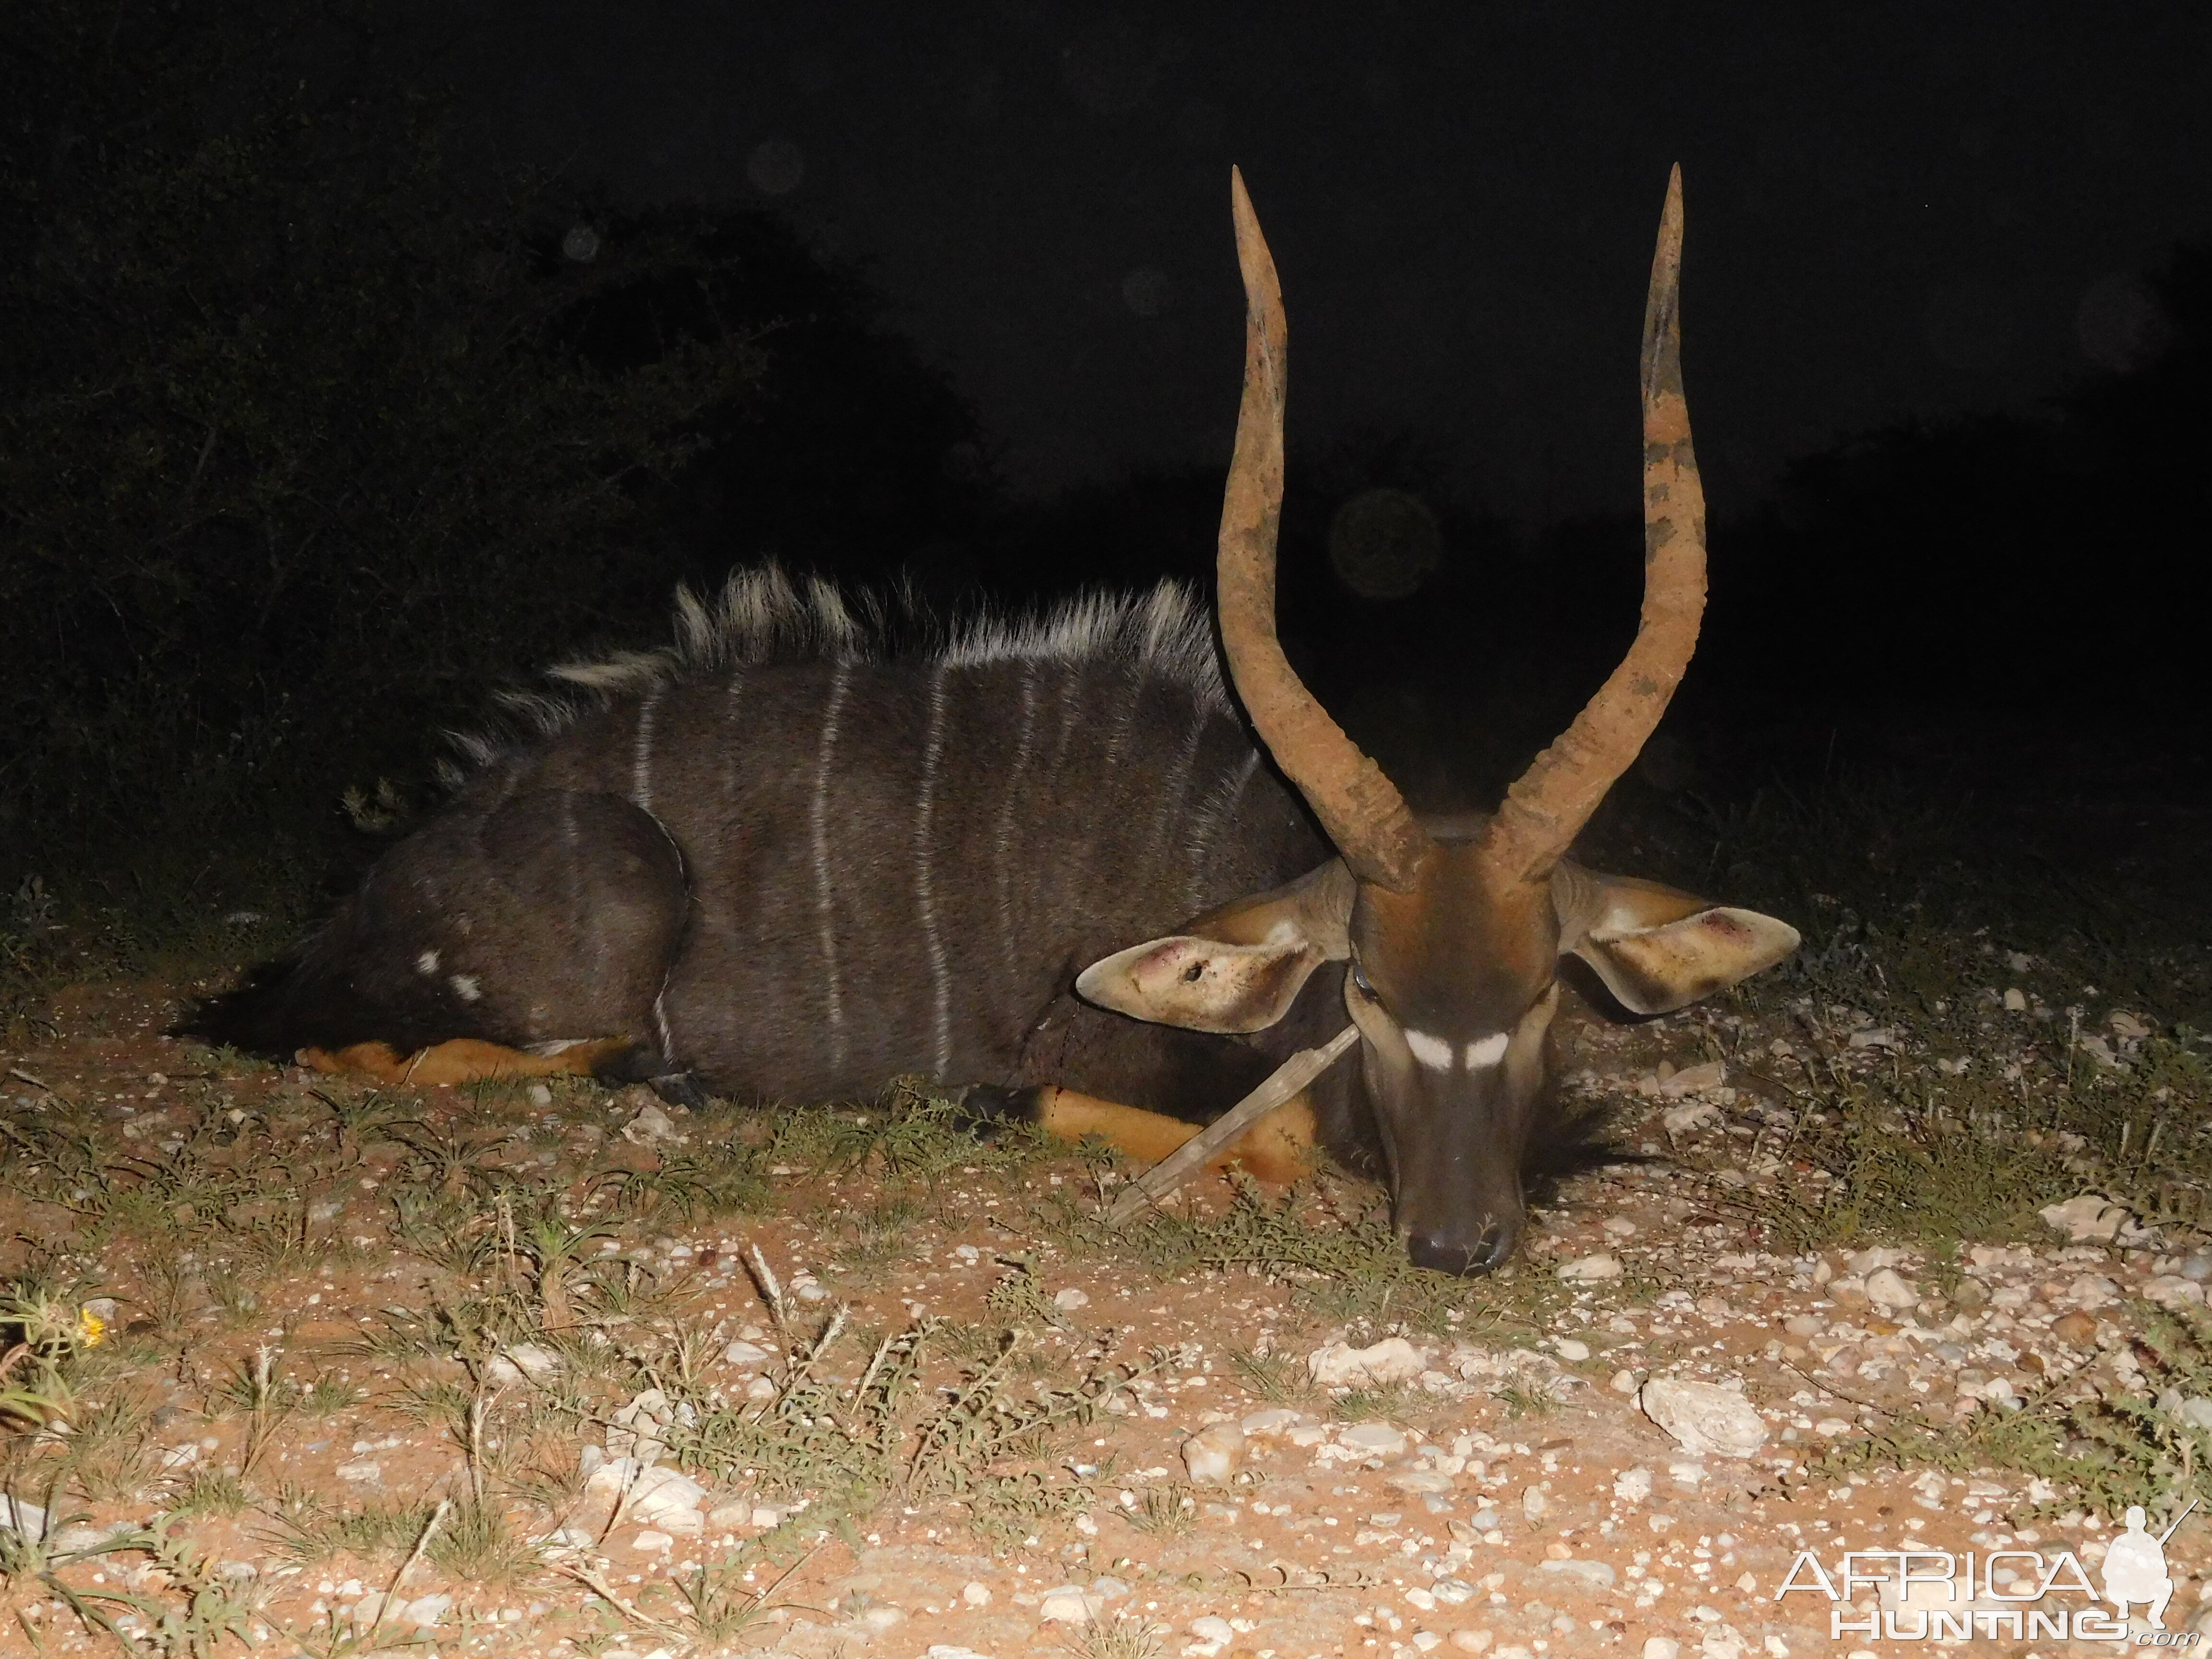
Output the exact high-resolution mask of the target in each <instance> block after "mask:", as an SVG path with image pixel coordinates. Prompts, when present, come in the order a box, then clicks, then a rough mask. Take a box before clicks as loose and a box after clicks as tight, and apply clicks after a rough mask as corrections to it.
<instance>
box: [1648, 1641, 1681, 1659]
mask: <svg viewBox="0 0 2212 1659" xmlns="http://www.w3.org/2000/svg"><path fill="white" fill-rule="evenodd" d="M1681 1655H1682V1644H1680V1642H1677V1641H1676V1640H1675V1639H1674V1638H1673V1637H1671V1636H1647V1637H1645V1638H1644V1659H1681Z"/></svg>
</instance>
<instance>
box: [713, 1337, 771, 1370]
mask: <svg viewBox="0 0 2212 1659" xmlns="http://www.w3.org/2000/svg"><path fill="white" fill-rule="evenodd" d="M722 1358H724V1359H725V1360H726V1361H727V1362H728V1363H729V1364H732V1365H735V1366H737V1367H738V1369H739V1370H758V1369H759V1368H760V1367H761V1366H763V1365H765V1364H768V1362H769V1360H771V1359H773V1358H775V1354H774V1353H773V1352H770V1351H769V1349H767V1348H763V1346H761V1345H760V1344H759V1343H757V1342H732V1343H731V1344H730V1346H728V1347H726V1348H725V1349H723V1350H722Z"/></svg>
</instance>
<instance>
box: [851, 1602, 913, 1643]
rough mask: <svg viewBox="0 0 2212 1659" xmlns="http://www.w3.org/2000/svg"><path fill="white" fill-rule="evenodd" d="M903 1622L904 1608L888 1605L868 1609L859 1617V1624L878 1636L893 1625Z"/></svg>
mask: <svg viewBox="0 0 2212 1659" xmlns="http://www.w3.org/2000/svg"><path fill="white" fill-rule="evenodd" d="M905 1620H906V1609H905V1608H904V1607H891V1606H889V1605H888V1604H885V1605H881V1606H878V1607H870V1608H869V1609H867V1611H866V1612H865V1613H862V1614H861V1615H860V1623H861V1624H862V1625H863V1626H866V1628H867V1629H869V1630H871V1631H872V1632H875V1633H876V1634H877V1635H878V1636H881V1635H882V1634H883V1633H884V1632H885V1631H887V1630H889V1629H890V1627H891V1626H893V1625H897V1624H902V1623H904V1622H905Z"/></svg>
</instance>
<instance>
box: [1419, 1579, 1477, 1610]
mask: <svg viewBox="0 0 2212 1659" xmlns="http://www.w3.org/2000/svg"><path fill="white" fill-rule="evenodd" d="M1429 1594H1430V1595H1433V1596H1435V1597H1436V1598H1437V1601H1441V1602H1442V1603H1443V1605H1444V1606H1446V1607H1465V1606H1466V1605H1467V1604H1468V1602H1469V1601H1474V1585H1472V1584H1470V1583H1468V1582H1467V1580H1466V1579H1464V1578H1439V1579H1437V1582H1436V1583H1433V1584H1431V1585H1430V1586H1429Z"/></svg>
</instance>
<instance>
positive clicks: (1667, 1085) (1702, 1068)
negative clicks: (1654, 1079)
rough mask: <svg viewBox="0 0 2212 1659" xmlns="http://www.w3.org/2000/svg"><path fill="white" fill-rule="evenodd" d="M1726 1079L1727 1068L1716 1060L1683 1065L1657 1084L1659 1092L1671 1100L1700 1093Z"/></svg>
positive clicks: (1716, 1086) (1715, 1087)
mask: <svg viewBox="0 0 2212 1659" xmlns="http://www.w3.org/2000/svg"><path fill="white" fill-rule="evenodd" d="M1727 1080H1728V1069H1727V1067H1725V1066H1723V1065H1722V1064H1721V1062H1720V1061H1718V1060H1706V1061H1705V1062H1704V1063H1703V1064H1702V1065H1698V1066H1684V1067H1683V1068H1682V1069H1681V1070H1680V1071H1679V1072H1677V1073H1674V1076H1672V1077H1670V1078H1668V1079H1665V1080H1663V1081H1662V1083H1661V1084H1660V1085H1659V1092H1660V1093H1661V1094H1662V1095H1663V1096H1665V1097H1668V1098H1669V1099H1673V1100H1680V1099H1682V1098H1684V1097H1686V1096H1689V1095H1701V1094H1703V1093H1705V1091H1706V1090H1708V1089H1717V1088H1719V1087H1720V1086H1721V1085H1722V1084H1723V1083H1724V1082H1726V1081H1727Z"/></svg>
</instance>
